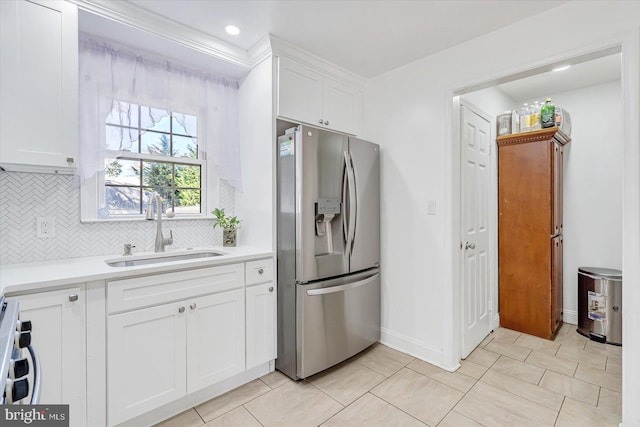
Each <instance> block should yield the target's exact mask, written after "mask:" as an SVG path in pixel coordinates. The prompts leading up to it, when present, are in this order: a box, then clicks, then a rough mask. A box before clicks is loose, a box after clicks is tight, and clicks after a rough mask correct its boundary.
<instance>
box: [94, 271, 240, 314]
mask: <svg viewBox="0 0 640 427" xmlns="http://www.w3.org/2000/svg"><path fill="white" fill-rule="evenodd" d="M243 285H244V264H232V265H223V266H220V267H209V268H200V269H196V270H187V271H176V272H173V273H163V274H154V275H151V276H146V277H135V278H132V279H123V280H112V281H109V282H107V312H108V313H109V314H112V313H116V312H121V311H127V310H133V309H136V308H141V307H149V306H153V305H158V304H164V303H167V302H171V301H177V300H181V299H185V298H190V297H193V296H198V295H204V294H211V293H215V292H222V291H226V290H230V289H236V288H241V287H242V286H243Z"/></svg>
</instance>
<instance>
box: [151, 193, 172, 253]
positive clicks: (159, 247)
mask: <svg viewBox="0 0 640 427" xmlns="http://www.w3.org/2000/svg"><path fill="white" fill-rule="evenodd" d="M154 200H155V202H156V214H157V216H156V222H157V227H156V246H155V251H156V252H164V247H165V246H166V245H172V244H173V231H171V230H169V238H168V239H165V237H164V236H163V235H162V200H160V195H159V194H158V193H157V192H155V191H154V192H153V193H151V195H150V196H149V206H148V207H147V214H146V219H147V220H149V221H153V201H154Z"/></svg>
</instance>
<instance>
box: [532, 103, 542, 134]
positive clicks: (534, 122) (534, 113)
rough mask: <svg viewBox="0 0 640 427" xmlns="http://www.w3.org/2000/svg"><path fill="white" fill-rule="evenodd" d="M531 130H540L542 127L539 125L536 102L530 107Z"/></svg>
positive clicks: (538, 110)
mask: <svg viewBox="0 0 640 427" xmlns="http://www.w3.org/2000/svg"><path fill="white" fill-rule="evenodd" d="M530 120H531V130H538V129H541V128H542V126H541V124H540V104H538V101H536V102H535V103H534V104H533V105H532V106H531V119H530Z"/></svg>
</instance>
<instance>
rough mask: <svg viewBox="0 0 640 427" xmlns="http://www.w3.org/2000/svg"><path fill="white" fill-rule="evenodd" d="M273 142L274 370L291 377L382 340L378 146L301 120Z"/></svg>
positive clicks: (340, 359) (303, 374)
mask: <svg viewBox="0 0 640 427" xmlns="http://www.w3.org/2000/svg"><path fill="white" fill-rule="evenodd" d="M277 149H278V167H277V170H278V203H277V204H278V219H277V224H278V358H277V360H276V368H277V369H278V370H279V371H281V372H283V373H285V374H286V375H288V376H289V377H291V378H294V379H298V378H306V377H308V376H310V375H313V374H315V373H317V372H320V371H322V370H324V369H326V368H328V367H330V366H333V365H335V364H337V363H339V362H341V361H343V360H345V359H347V358H349V357H351V356H353V355H355V354H357V353H358V352H360V351H362V350H364V349H365V348H367V347H368V346H370V345H371V344H373V343H375V342H376V341H378V340H379V338H380V173H379V170H380V158H379V154H380V153H379V147H378V145H376V144H373V143H371V142H367V141H363V140H360V139H357V138H354V137H351V136H346V135H341V134H337V133H333V132H329V131H324V130H320V129H315V128H312V127H307V126H302V125H300V126H297V127H295V128H291V129H288V130H287V131H285V134H284V135H283V136H280V137H279V138H278V147H277Z"/></svg>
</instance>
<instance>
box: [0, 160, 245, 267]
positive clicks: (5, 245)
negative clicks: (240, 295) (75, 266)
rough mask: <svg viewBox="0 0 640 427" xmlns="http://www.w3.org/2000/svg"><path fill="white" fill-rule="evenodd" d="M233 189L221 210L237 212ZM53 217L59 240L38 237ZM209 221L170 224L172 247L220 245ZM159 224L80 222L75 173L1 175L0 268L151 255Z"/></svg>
mask: <svg viewBox="0 0 640 427" xmlns="http://www.w3.org/2000/svg"><path fill="white" fill-rule="evenodd" d="M233 201H234V190H233V188H232V187H231V186H229V185H228V184H225V183H223V184H222V185H221V188H220V206H221V207H224V208H225V209H226V210H227V212H230V213H233ZM38 217H54V218H55V237H53V238H48V239H42V238H38V237H37V236H36V218H38ZM212 225H213V221H212V220H206V219H199V220H179V221H167V222H164V223H163V228H164V232H165V235H167V234H168V233H169V230H173V240H174V243H173V245H172V246H171V248H172V249H173V248H186V247H190V246H211V245H220V244H222V235H221V234H222V233H221V232H220V230H219V229H216V230H214V229H213V226H212ZM155 227H156V223H155V221H122V222H109V223H106V222H101V223H81V222H80V189H79V188H74V186H73V177H72V176H71V175H53V174H34V173H18V172H0V264H15V263H22V262H32V261H43V260H54V259H64V258H76V257H84V256H94V255H109V254H113V255H118V254H121V253H122V247H123V245H124V244H125V243H132V244H133V245H135V246H136V248H135V249H134V252H138V251H152V250H153V246H154V242H155Z"/></svg>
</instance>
